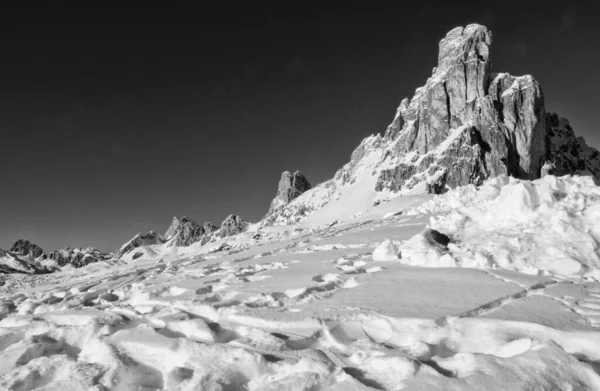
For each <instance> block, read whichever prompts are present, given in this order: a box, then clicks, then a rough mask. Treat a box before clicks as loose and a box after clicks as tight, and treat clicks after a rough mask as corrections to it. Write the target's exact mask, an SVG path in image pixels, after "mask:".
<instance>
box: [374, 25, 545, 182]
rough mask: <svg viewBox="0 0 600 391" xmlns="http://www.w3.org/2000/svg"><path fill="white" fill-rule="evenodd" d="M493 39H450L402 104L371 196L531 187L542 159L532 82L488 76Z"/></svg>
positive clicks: (464, 33) (462, 33) (464, 35)
mask: <svg viewBox="0 0 600 391" xmlns="http://www.w3.org/2000/svg"><path fill="white" fill-rule="evenodd" d="M491 44H492V35H491V33H490V32H489V31H488V30H487V28H485V27H484V26H480V25H476V24H473V25H469V26H467V27H465V28H463V27H458V28H456V29H454V30H452V31H450V32H449V33H448V34H447V35H446V37H445V38H444V39H442V41H441V42H440V50H439V57H438V66H437V68H435V69H434V72H433V75H432V76H431V77H430V78H429V79H428V80H427V83H426V84H425V86H424V87H421V88H419V89H417V91H416V93H415V96H414V97H413V98H412V99H411V100H408V99H405V100H403V101H402V102H401V103H400V106H399V107H398V110H397V112H396V117H395V118H394V121H393V122H392V124H391V125H390V126H389V127H388V129H387V131H386V133H385V137H384V139H385V142H386V144H387V145H386V152H387V156H386V157H385V160H386V163H387V164H386V165H387V166H388V167H386V168H385V169H383V170H382V171H381V173H380V176H379V180H378V182H377V186H376V189H377V190H384V189H387V190H392V191H400V190H404V189H410V188H414V187H415V186H417V185H422V187H423V188H424V190H425V191H428V192H434V193H438V192H441V191H444V189H445V188H446V186H450V187H455V186H461V185H466V184H468V183H474V184H479V183H481V182H482V181H483V180H485V179H486V178H488V177H490V176H496V175H499V174H508V175H511V176H515V177H518V178H526V179H533V178H538V177H539V176H540V172H541V168H542V165H543V164H544V162H545V159H546V143H545V137H546V123H545V121H546V113H545V109H544V97H543V94H542V90H541V88H540V86H539V84H538V83H537V82H536V81H535V80H534V79H533V78H532V77H531V76H522V77H514V76H511V75H509V74H506V73H500V74H492V72H491V57H490V46H491Z"/></svg>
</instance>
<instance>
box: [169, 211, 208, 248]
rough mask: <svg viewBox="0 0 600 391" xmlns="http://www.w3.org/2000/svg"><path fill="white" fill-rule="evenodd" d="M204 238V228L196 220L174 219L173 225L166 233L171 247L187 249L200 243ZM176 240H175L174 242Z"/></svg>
mask: <svg viewBox="0 0 600 391" xmlns="http://www.w3.org/2000/svg"><path fill="white" fill-rule="evenodd" d="M202 236H204V228H203V227H202V226H201V225H200V224H198V223H197V222H195V221H194V220H192V219H190V218H187V217H185V216H184V217H182V218H181V220H178V219H177V218H176V217H174V218H173V223H172V224H171V226H170V227H169V229H168V230H167V232H166V233H165V240H166V241H169V245H170V246H178V247H186V246H189V245H190V244H192V243H195V242H197V241H199V240H200V239H201V238H202ZM173 238H175V240H172V239H173Z"/></svg>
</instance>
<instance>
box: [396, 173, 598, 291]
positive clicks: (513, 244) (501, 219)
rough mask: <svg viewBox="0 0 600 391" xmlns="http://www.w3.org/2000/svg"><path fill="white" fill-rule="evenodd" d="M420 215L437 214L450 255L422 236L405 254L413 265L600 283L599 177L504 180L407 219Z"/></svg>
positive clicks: (464, 190)
mask: <svg viewBox="0 0 600 391" xmlns="http://www.w3.org/2000/svg"><path fill="white" fill-rule="evenodd" d="M421 213H431V214H434V216H432V217H431V219H430V226H431V228H433V229H435V230H437V231H440V232H442V233H444V234H446V235H448V236H449V237H450V239H451V242H450V243H449V244H448V245H447V248H446V249H443V248H440V246H439V245H437V246H436V244H435V243H433V242H432V241H431V240H428V239H427V238H426V237H425V236H424V234H423V233H421V234H418V235H416V236H414V237H413V238H411V239H410V240H408V241H406V242H404V243H402V244H401V245H399V246H398V249H399V251H400V258H401V260H402V262H405V263H407V264H411V265H415V266H434V267H439V266H461V267H477V268H495V267H500V268H506V269H513V270H518V271H521V272H524V273H528V274H541V273H551V274H557V275H568V276H574V275H584V276H587V277H593V278H595V279H600V270H599V267H600V259H599V257H598V255H599V249H598V240H599V238H600V226H599V225H598V224H597V221H598V220H599V219H600V187H598V186H596V185H595V184H594V180H593V178H592V177H589V176H569V175H567V176H563V177H555V176H551V175H548V176H545V177H543V178H541V179H537V180H534V181H528V180H519V179H515V178H512V177H507V176H505V175H501V176H498V177H496V178H492V179H489V180H487V181H486V182H485V183H484V184H483V185H482V186H481V187H480V188H476V187H475V186H474V185H467V186H463V187H458V188H456V189H453V190H450V191H448V192H447V193H445V194H443V195H440V196H437V197H436V198H434V199H433V200H431V201H428V202H426V203H424V204H422V205H420V206H418V207H416V208H414V209H412V210H410V211H408V212H407V214H421ZM424 232H425V231H424ZM385 246H389V243H386V244H385Z"/></svg>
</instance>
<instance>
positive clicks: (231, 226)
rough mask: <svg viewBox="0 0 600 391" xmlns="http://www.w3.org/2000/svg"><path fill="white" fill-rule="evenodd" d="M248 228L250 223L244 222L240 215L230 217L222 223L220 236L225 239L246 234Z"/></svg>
mask: <svg viewBox="0 0 600 391" xmlns="http://www.w3.org/2000/svg"><path fill="white" fill-rule="evenodd" d="M247 228H248V223H247V222H245V221H244V220H242V218H241V217H240V216H238V215H229V216H227V218H226V219H225V220H223V222H222V223H221V228H220V231H219V236H220V237H222V238H224V237H227V236H232V235H235V234H239V233H240V232H244V231H245V230H246V229H247Z"/></svg>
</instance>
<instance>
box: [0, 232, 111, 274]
mask: <svg viewBox="0 0 600 391" xmlns="http://www.w3.org/2000/svg"><path fill="white" fill-rule="evenodd" d="M111 258H112V254H106V253H103V252H101V251H99V250H97V249H95V248H92V247H89V248H74V249H73V248H69V247H67V248H64V249H62V250H55V251H50V252H45V251H44V250H43V249H42V248H41V247H39V246H38V245H36V244H34V243H31V242H29V241H28V240H24V239H19V240H17V241H16V242H15V244H13V246H12V247H11V248H10V250H8V251H3V250H0V274H1V273H28V274H45V273H52V272H56V271H60V270H62V269H65V268H79V267H83V266H86V265H89V264H90V263H95V262H100V261H106V260H109V259H111Z"/></svg>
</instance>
